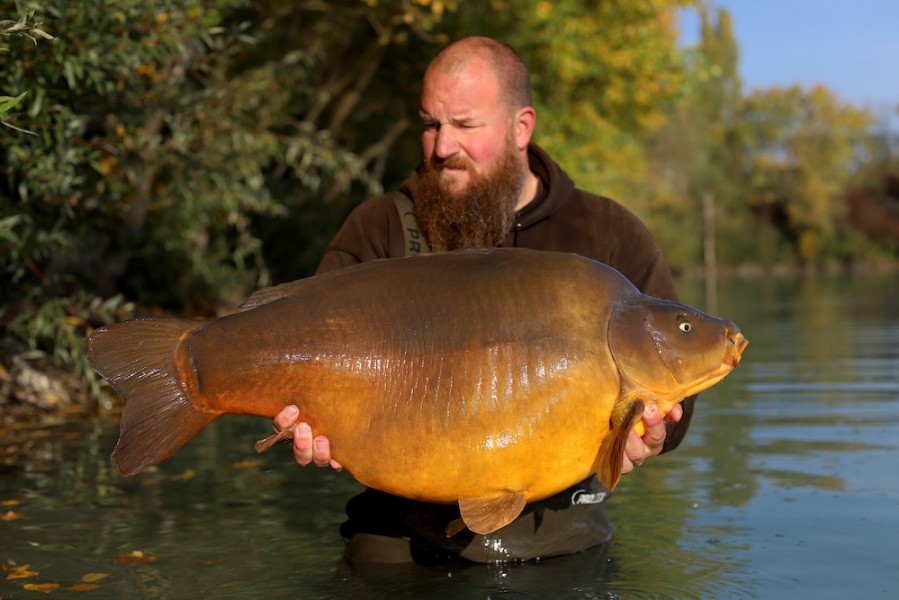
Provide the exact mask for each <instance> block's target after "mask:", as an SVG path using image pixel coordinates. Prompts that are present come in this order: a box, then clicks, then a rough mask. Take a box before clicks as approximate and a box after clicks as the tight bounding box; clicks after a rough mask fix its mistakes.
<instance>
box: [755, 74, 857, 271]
mask: <svg viewBox="0 0 899 600" xmlns="http://www.w3.org/2000/svg"><path fill="white" fill-rule="evenodd" d="M739 117H740V119H739V120H740V140H741V143H742V145H743V149H744V153H745V158H744V160H745V163H744V166H743V173H744V176H743V179H742V181H741V183H742V184H743V188H744V193H745V197H746V202H747V205H748V206H749V207H750V208H751V209H752V210H753V212H754V213H755V214H756V215H757V217H758V219H759V222H760V223H761V225H762V227H761V228H760V229H759V233H758V235H759V237H758V238H757V240H758V247H759V252H760V254H759V258H760V259H761V260H763V261H772V260H784V259H791V258H794V257H795V258H797V259H799V260H800V261H804V262H807V261H817V260H822V259H825V258H839V257H841V256H844V254H845V251H844V248H842V247H841V242H842V240H844V239H845V238H846V236H847V235H849V233H848V232H847V229H846V227H847V226H848V225H847V222H846V221H845V218H844V217H845V212H844V204H843V202H842V201H841V197H842V194H843V192H844V191H845V190H847V189H848V188H849V186H850V183H851V182H852V178H853V176H854V174H855V173H856V172H857V170H858V169H859V168H860V166H861V165H863V164H864V163H865V162H866V161H868V160H870V158H871V155H872V154H871V153H872V149H873V148H872V145H871V144H872V142H873V138H872V136H871V126H872V125H873V122H874V119H873V115H872V114H871V113H870V112H869V111H867V110H863V109H859V108H856V107H855V106H853V105H851V104H849V103H846V102H842V101H840V100H839V99H838V98H837V97H836V96H835V95H834V94H833V92H831V91H830V90H828V89H827V88H826V87H824V86H821V85H818V86H815V87H812V88H810V89H804V88H802V87H800V86H791V87H787V88H771V89H765V90H756V91H754V92H753V93H751V94H749V95H748V96H747V97H746V98H745V99H744V100H743V103H742V106H741V108H740V115H739Z"/></svg>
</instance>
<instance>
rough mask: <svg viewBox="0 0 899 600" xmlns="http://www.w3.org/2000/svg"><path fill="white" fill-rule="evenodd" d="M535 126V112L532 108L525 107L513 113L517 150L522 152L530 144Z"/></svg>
mask: <svg viewBox="0 0 899 600" xmlns="http://www.w3.org/2000/svg"><path fill="white" fill-rule="evenodd" d="M536 126H537V111H536V110H534V107H533V106H525V107H522V108H519V109H518V112H517V113H515V143H516V145H517V146H518V149H519V150H524V149H525V148H527V147H528V144H529V143H530V142H531V136H533V135H534V128H535V127H536Z"/></svg>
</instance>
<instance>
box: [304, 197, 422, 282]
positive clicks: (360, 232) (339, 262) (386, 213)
mask: <svg viewBox="0 0 899 600" xmlns="http://www.w3.org/2000/svg"><path fill="white" fill-rule="evenodd" d="M403 250H404V249H403V232H402V224H401V223H400V217H399V214H398V213H397V211H396V208H395V205H394V203H393V199H392V198H391V197H390V196H389V195H386V194H385V195H381V196H374V197H372V198H369V199H368V200H365V201H364V202H363V203H362V204H360V205H359V206H357V207H356V208H354V209H353V210H352V212H350V214H349V216H348V217H347V218H346V220H345V221H344V222H343V225H341V227H340V229H339V230H338V231H337V234H336V235H335V236H334V239H333V240H331V243H330V244H329V245H328V247H327V249H326V250H325V253H324V255H322V259H321V261H320V262H319V264H318V268H317V269H316V271H315V273H316V275H319V274H321V273H326V272H327V271H333V270H335V269H342V268H343V267H348V266H350V265H355V264H357V263H362V262H368V261H370V260H375V259H379V258H396V257H400V256H403Z"/></svg>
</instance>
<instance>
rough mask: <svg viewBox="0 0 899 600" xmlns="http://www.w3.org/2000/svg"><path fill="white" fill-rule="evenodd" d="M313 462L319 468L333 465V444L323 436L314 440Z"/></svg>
mask: <svg viewBox="0 0 899 600" xmlns="http://www.w3.org/2000/svg"><path fill="white" fill-rule="evenodd" d="M312 461H313V462H314V463H315V464H316V466H319V467H327V466H328V465H329V464H331V444H330V442H328V438H326V437H325V436H323V435H320V436H317V437H316V438H315V439H314V440H312Z"/></svg>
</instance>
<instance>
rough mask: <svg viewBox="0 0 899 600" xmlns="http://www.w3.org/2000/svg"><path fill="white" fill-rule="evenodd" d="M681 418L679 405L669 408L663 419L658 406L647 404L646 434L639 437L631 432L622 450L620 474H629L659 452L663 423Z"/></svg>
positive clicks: (663, 441) (682, 413)
mask: <svg viewBox="0 0 899 600" xmlns="http://www.w3.org/2000/svg"><path fill="white" fill-rule="evenodd" d="M683 416H684V409H683V407H682V406H681V405H680V403H677V404H675V405H674V406H673V407H671V410H670V411H668V414H667V415H665V418H664V419H663V418H662V414H661V413H660V412H659V407H658V406H656V405H655V404H647V405H646V408H645V409H644V410H643V426H644V427H645V428H646V433H644V434H643V437H640V434H638V433H637V432H636V431H633V430H631V432H630V434H629V435H628V438H627V445H626V446H625V448H624V462H623V463H622V464H621V472H622V473H630V472H631V471H633V470H634V467H637V466H640V465H642V464H643V461H645V460H646V459H647V458H649V457H650V456H655V455H657V454H658V453H659V452H661V451H662V446H663V445H664V444H665V435H666V431H665V423H677V422H678V421H680V420H681V417H683Z"/></svg>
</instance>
